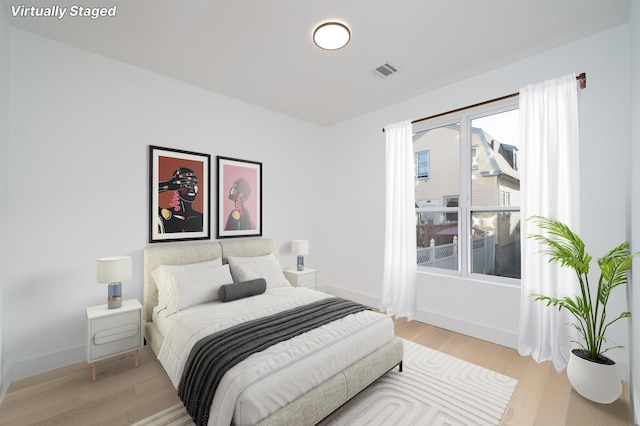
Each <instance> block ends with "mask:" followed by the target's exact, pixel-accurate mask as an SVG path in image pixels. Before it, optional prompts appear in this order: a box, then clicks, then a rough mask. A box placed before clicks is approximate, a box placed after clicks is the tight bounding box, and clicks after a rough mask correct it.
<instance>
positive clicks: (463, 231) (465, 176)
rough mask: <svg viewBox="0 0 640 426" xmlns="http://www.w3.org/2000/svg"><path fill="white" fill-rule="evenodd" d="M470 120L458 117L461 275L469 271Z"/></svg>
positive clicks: (465, 274) (465, 117)
mask: <svg viewBox="0 0 640 426" xmlns="http://www.w3.org/2000/svg"><path fill="white" fill-rule="evenodd" d="M470 159H471V120H470V119H469V117H468V116H467V115H463V116H462V117H461V118H460V215H459V216H458V229H459V233H460V235H458V241H459V242H460V254H461V257H460V259H461V260H462V261H461V262H460V268H461V272H462V274H463V276H467V275H468V274H469V272H470V271H471V263H470V260H469V259H470V257H471V241H469V223H470V222H471V216H470V215H471V212H470V207H471V160H470Z"/></svg>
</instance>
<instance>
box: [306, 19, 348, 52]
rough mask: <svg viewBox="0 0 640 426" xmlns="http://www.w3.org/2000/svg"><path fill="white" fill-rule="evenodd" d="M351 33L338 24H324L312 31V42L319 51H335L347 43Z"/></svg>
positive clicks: (345, 27) (344, 26)
mask: <svg viewBox="0 0 640 426" xmlns="http://www.w3.org/2000/svg"><path fill="white" fill-rule="evenodd" d="M350 39H351V31H349V28H348V27H347V26H346V25H344V24H341V23H339V22H325V23H324V24H320V25H319V26H318V27H317V28H316V29H315V30H314V31H313V42H314V43H315V44H316V45H317V46H318V47H319V48H321V49H325V50H337V49H340V48H342V47H344V46H346V45H347V43H349V40H350Z"/></svg>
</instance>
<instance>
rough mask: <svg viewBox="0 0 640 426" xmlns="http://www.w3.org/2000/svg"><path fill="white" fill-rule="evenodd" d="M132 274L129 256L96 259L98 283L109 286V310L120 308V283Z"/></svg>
mask: <svg viewBox="0 0 640 426" xmlns="http://www.w3.org/2000/svg"><path fill="white" fill-rule="evenodd" d="M132 274H133V262H132V260H131V256H112V257H102V258H100V259H98V282H99V283H101V284H109V292H108V297H107V305H108V307H109V309H115V308H119V307H120V306H122V281H126V280H130V279H131V276H132Z"/></svg>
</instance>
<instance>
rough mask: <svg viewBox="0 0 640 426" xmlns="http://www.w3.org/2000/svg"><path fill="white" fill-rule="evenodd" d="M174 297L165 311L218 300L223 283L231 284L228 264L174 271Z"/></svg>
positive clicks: (231, 279)
mask: <svg viewBox="0 0 640 426" xmlns="http://www.w3.org/2000/svg"><path fill="white" fill-rule="evenodd" d="M171 275H172V276H173V278H174V282H173V285H174V286H175V298H174V299H173V300H171V301H169V303H168V304H167V313H168V314H172V313H174V312H178V311H181V310H182V309H186V308H188V307H189V306H194V305H199V304H201V303H206V302H213V301H215V300H220V296H219V295H218V292H219V290H220V287H222V286H223V285H225V284H233V278H231V271H230V270H229V265H223V266H218V267H216V268H204V269H192V270H183V271H174V272H172V273H171Z"/></svg>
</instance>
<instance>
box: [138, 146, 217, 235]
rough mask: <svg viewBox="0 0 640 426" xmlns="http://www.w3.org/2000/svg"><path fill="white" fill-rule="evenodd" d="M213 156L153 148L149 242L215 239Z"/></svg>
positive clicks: (150, 156) (151, 158)
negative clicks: (212, 204)
mask: <svg viewBox="0 0 640 426" xmlns="http://www.w3.org/2000/svg"><path fill="white" fill-rule="evenodd" d="M210 205H211V155H209V154H201V153H197V152H191V151H185V150H181V149H173V148H163V147H159V146H153V145H150V146H149V242H150V243H156V242H163V241H186V240H204V239H210V238H211V232H210V229H211V213H210Z"/></svg>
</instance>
